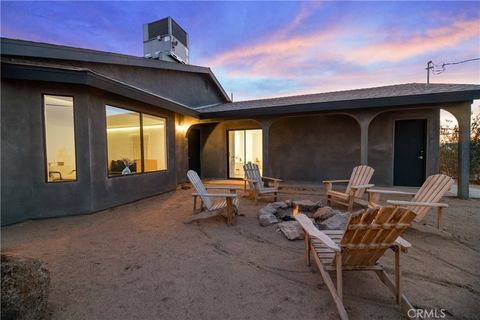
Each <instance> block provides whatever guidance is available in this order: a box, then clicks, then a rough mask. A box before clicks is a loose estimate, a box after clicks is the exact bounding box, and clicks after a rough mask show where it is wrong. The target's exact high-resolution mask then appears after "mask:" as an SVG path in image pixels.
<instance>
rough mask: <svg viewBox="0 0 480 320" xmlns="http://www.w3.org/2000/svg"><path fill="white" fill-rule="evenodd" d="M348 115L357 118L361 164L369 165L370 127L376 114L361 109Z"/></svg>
mask: <svg viewBox="0 0 480 320" xmlns="http://www.w3.org/2000/svg"><path fill="white" fill-rule="evenodd" d="M348 115H350V116H351V117H353V118H354V119H355V120H357V122H358V125H359V126H360V164H362V165H368V127H369V126H370V122H371V121H372V119H373V118H374V117H375V115H376V114H374V113H372V112H369V111H362V110H359V111H355V112H352V113H349V114H348Z"/></svg>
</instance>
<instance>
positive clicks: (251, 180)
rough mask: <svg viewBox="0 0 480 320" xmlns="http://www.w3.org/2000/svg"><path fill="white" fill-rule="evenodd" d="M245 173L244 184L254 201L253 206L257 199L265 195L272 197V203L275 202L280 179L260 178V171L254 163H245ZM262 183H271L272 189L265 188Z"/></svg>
mask: <svg viewBox="0 0 480 320" xmlns="http://www.w3.org/2000/svg"><path fill="white" fill-rule="evenodd" d="M243 170H244V171H245V182H248V186H249V189H250V194H251V196H252V197H253V198H254V199H255V204H256V203H258V198H261V197H264V196H265V195H267V196H268V195H271V194H273V196H274V201H277V194H278V186H279V184H280V182H281V181H283V180H282V179H276V178H271V177H262V176H261V175H260V170H259V169H258V166H257V165H256V164H255V163H251V162H249V163H247V164H245V165H244V166H243ZM264 181H271V182H273V187H266V186H265V183H264Z"/></svg>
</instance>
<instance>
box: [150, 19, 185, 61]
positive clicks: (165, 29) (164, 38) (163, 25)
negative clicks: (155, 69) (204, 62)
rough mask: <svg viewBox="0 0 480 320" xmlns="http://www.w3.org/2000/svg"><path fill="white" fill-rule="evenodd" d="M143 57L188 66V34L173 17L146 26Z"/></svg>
mask: <svg viewBox="0 0 480 320" xmlns="http://www.w3.org/2000/svg"><path fill="white" fill-rule="evenodd" d="M143 56H144V57H145V58H148V59H157V60H163V61H171V62H179V63H184V64H188V33H187V32H185V30H183V29H182V27H180V26H179V25H178V23H176V22H175V20H173V19H172V18H171V17H167V18H164V19H161V20H158V21H155V22H151V23H147V24H144V25H143Z"/></svg>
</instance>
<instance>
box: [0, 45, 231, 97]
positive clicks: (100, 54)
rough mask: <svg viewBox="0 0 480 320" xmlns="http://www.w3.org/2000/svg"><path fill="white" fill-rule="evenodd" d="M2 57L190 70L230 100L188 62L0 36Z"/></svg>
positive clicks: (207, 71) (201, 69)
mask: <svg viewBox="0 0 480 320" xmlns="http://www.w3.org/2000/svg"><path fill="white" fill-rule="evenodd" d="M1 48H2V53H1V54H2V56H17V57H31V58H45V59H58V60H72V61H83V62H96V63H107V64H119V65H128V66H136V67H146V68H157V69H165V70H173V71H181V72H193V73H200V74H205V75H206V76H208V77H209V78H210V79H211V80H212V82H213V83H214V84H215V85H216V86H217V89H218V91H219V92H220V94H221V95H222V96H223V98H224V100H225V102H230V101H231V100H230V97H229V96H228V94H227V93H226V92H225V90H224V88H223V87H222V85H221V84H220V82H219V81H218V79H217V78H216V77H215V75H214V74H213V72H212V70H211V69H210V68H208V67H202V66H196V65H191V64H180V63H178V64H177V63H172V62H167V61H160V60H153V59H146V58H143V57H135V56H130V55H125V54H118V53H112V52H104V51H97V50H91V49H84V48H75V47H68V46H62V45H54V44H50V43H42V42H33V41H26V40H17V39H9V38H3V37H2V38H1Z"/></svg>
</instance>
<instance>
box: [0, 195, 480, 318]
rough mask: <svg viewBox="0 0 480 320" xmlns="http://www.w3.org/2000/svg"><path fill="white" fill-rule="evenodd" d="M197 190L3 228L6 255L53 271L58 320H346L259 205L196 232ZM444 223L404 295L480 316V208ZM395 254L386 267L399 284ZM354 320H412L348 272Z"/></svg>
mask: <svg viewBox="0 0 480 320" xmlns="http://www.w3.org/2000/svg"><path fill="white" fill-rule="evenodd" d="M282 191H283V192H282V193H281V195H280V198H281V199H282V200H285V199H295V200H298V199H311V200H315V201H316V200H318V199H320V198H322V199H323V195H322V194H321V193H318V191H316V190H299V189H292V188H286V189H283V190H282ZM191 192H192V190H178V191H176V192H171V193H167V194H163V195H159V196H156V197H153V198H149V199H145V200H142V201H138V202H135V203H131V204H128V205H125V206H121V207H117V208H114V209H110V210H105V211H102V212H99V213H96V214H92V215H86V216H76V217H68V218H58V219H48V220H37V221H28V222H25V223H21V224H17V225H13V226H9V227H5V228H2V234H1V240H2V244H1V246H2V251H5V252H15V253H19V254H24V255H28V256H33V257H37V258H39V259H41V260H43V261H45V262H46V263H47V264H48V267H49V269H50V272H51V278H52V280H51V286H50V296H49V313H50V315H51V318H52V319H337V318H338V314H337V310H336V308H335V305H334V303H333V299H332V298H331V296H330V293H329V292H328V290H327V288H326V286H325V285H324V284H323V282H322V278H321V276H320V275H319V273H318V271H317V269H316V267H315V266H314V265H312V267H307V266H306V265H305V261H304V243H303V241H295V242H291V241H288V240H286V239H285V238H284V236H283V235H282V234H280V233H278V232H277V231H276V229H277V227H275V226H271V227H266V228H263V227H261V226H259V224H258V222H257V218H256V212H257V210H258V208H260V207H261V206H263V205H265V204H266V202H260V203H259V205H258V206H255V205H254V203H253V201H251V200H248V199H246V198H241V200H240V201H241V204H240V205H241V207H240V211H241V213H243V214H245V216H242V217H237V218H236V220H235V224H234V226H230V227H229V226H227V225H226V224H225V223H224V221H223V219H222V218H221V217H216V218H213V219H210V220H206V221H200V222H198V223H193V224H190V225H185V224H183V223H182V221H183V219H185V218H186V217H187V216H189V215H190V214H191V210H192V199H191V196H190V194H191ZM444 200H445V202H447V203H448V204H449V205H450V207H449V208H448V209H447V210H446V211H445V214H444V220H443V230H442V231H441V232H438V231H436V229H435V227H434V226H435V225H436V217H435V215H434V214H429V215H428V216H427V218H426V221H425V222H426V225H420V224H415V225H414V226H413V228H411V229H409V230H408V231H407V232H406V234H405V238H406V239H407V240H408V241H410V242H411V243H412V244H413V248H412V249H411V250H410V251H409V253H408V254H407V255H405V256H404V259H403V266H404V269H403V270H404V278H405V282H404V288H405V293H406V295H407V297H409V298H410V300H411V301H412V303H413V304H414V305H415V306H417V307H418V308H425V309H431V308H438V309H440V308H443V309H446V313H447V318H455V319H478V314H479V313H480V304H479V303H478V301H480V270H479V268H478V266H479V265H480V201H479V200H469V201H466V200H459V199H456V198H451V197H447V198H445V199H444ZM392 261H393V254H392V253H388V254H387V256H386V257H384V258H383V261H382V262H383V263H384V265H386V266H387V267H388V268H387V270H388V271H389V272H390V273H392V271H393V268H392V266H393V265H392ZM344 300H345V304H346V306H347V312H348V313H349V315H350V317H351V318H352V319H402V318H404V314H403V313H401V311H400V308H399V307H398V306H396V305H395V303H394V298H393V295H391V293H390V291H388V289H387V288H386V287H384V286H383V284H382V283H381V282H380V281H379V280H378V278H377V277H376V276H375V275H374V274H373V273H372V274H369V273H358V272H356V273H346V275H345V276H344Z"/></svg>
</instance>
